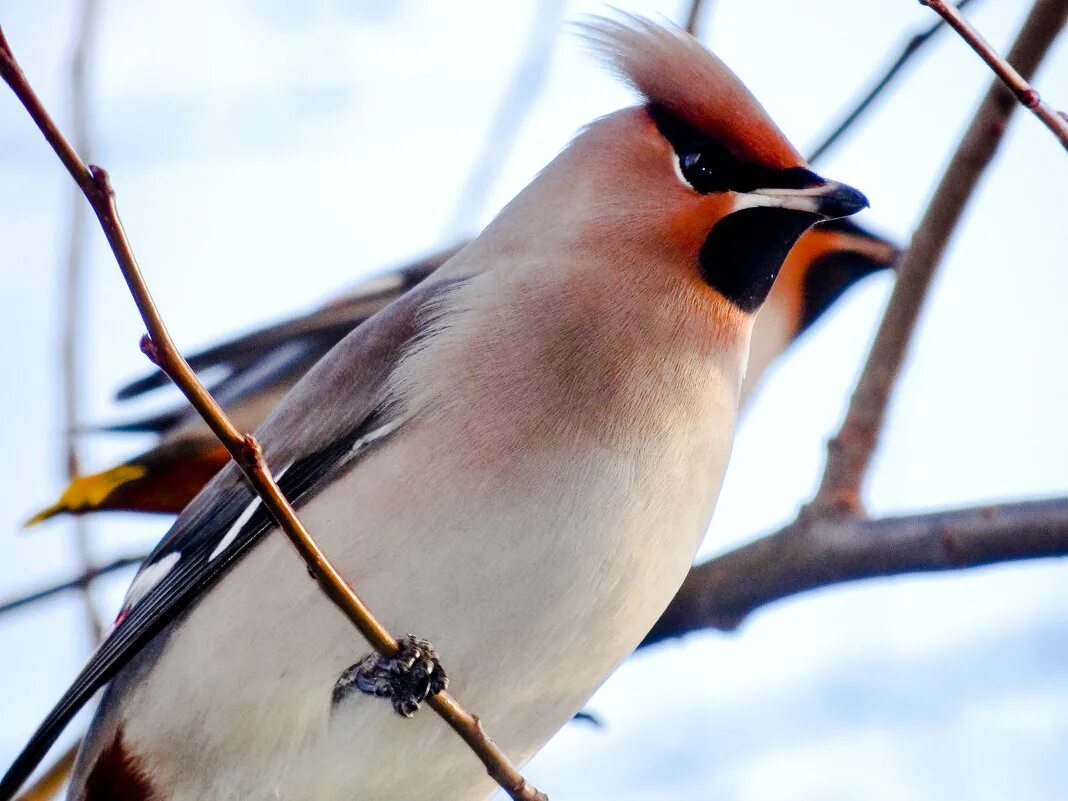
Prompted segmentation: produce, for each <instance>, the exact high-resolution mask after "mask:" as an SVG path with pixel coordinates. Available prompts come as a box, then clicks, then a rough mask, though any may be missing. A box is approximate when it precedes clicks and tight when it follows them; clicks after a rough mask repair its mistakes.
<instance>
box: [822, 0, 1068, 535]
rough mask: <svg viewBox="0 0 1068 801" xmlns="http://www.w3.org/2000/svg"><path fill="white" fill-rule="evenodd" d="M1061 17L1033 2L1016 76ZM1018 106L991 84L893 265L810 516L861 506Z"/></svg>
mask: <svg viewBox="0 0 1068 801" xmlns="http://www.w3.org/2000/svg"><path fill="white" fill-rule="evenodd" d="M1066 16H1068V3H1065V2H1064V0H1036V2H1035V4H1034V6H1033V7H1032V9H1031V12H1030V14H1029V15H1028V17H1027V20H1026V21H1025V22H1024V25H1023V28H1022V29H1021V31H1020V33H1019V35H1018V37H1017V39H1016V43H1015V44H1014V45H1013V47H1012V50H1011V52H1010V53H1009V60H1010V61H1011V62H1012V63H1013V64H1015V65H1016V68H1017V69H1018V70H1019V71H1020V74H1022V75H1024V76H1027V77H1030V76H1031V75H1033V74H1034V73H1035V70H1036V69H1037V68H1038V65H1039V63H1040V62H1041V60H1042V57H1043V56H1044V55H1045V54H1046V52H1047V51H1048V50H1049V48H1050V46H1051V45H1052V44H1053V41H1054V40H1055V39H1056V38H1057V34H1058V33H1059V32H1060V30H1061V29H1062V28H1063V27H1064V21H1065V18H1066ZM1017 105H1018V104H1017V103H1016V102H1015V100H1014V98H1013V95H1012V93H1011V92H1010V91H1009V90H1008V89H1006V88H1005V87H1004V86H1003V85H1002V83H1001V81H1000V80H996V81H994V83H993V85H992V86H991V87H990V89H989V91H988V92H987V94H986V97H985V98H984V99H983V101H982V103H981V104H980V106H979V109H978V111H977V112H976V113H975V117H974V118H973V119H972V122H971V124H970V125H969V127H968V130H967V131H966V132H965V134H964V138H963V139H962V140H961V142H960V144H959V145H958V147H957V152H956V153H955V154H954V155H953V158H952V160H951V161H950V163H949V166H948V167H947V168H946V171H945V173H944V174H943V175H942V179H941V181H940V182H939V184H938V187H937V188H936V189H935V192H934V195H933V196H932V197H931V200H930V202H929V204H928V206H927V209H926V210H925V211H924V213H923V217H922V218H921V219H920V223H919V225H918V227H917V228H916V232H915V233H914V234H913V237H912V243H911V245H910V246H909V249H908V250H907V251H906V252H905V254H904V256H902V259H901V262H900V264H899V265H898V268H897V281H896V283H895V284H894V289H893V291H892V292H891V295H890V301H889V303H888V304H887V307H886V312H885V313H884V315H883V319H882V321H881V322H880V324H879V330H878V333H877V334H876V336H875V343H874V344H873V345H872V348H871V352H870V353H869V354H868V360H867V363H866V364H865V366H864V370H863V372H862V373H861V376H860V379H859V380H858V382H857V387H856V389H855V390H854V392H853V396H852V398H851V399H850V402H849V410H848V412H847V414H846V419H845V421H844V422H843V423H842V427H841V429H839V431H838V434H837V435H836V436H835V437H834V438H833V439H831V441H830V442H829V443H828V444H827V465H826V467H825V468H824V473H823V478H822V480H821V483H820V488H819V491H818V492H817V493H816V497H815V498H814V499H813V501H812V505H811V509H812V511H813V512H814V513H824V514H826V513H832V514H855V513H858V512H859V511H860V509H861V500H860V492H861V487H862V484H863V482H864V478H865V476H866V474H867V471H868V467H869V465H870V463H871V459H872V454H873V452H874V450H875V447H876V446H877V444H878V441H879V435H880V432H881V430H882V426H883V420H884V418H885V416H886V406H887V403H888V402H889V398H890V393H891V392H892V391H893V388H894V385H895V383H896V381H897V377H898V374H899V373H900V371H901V366H902V364H903V362H904V360H905V357H906V355H907V354H908V348H909V345H910V343H911V341H912V337H913V333H914V330H915V327H916V322H917V320H918V319H919V315H920V310H921V309H922V308H923V303H924V300H925V299H926V297H927V290H928V288H929V287H930V285H931V280H932V278H933V277H934V273H935V269H936V268H937V267H938V263H939V261H940V260H941V258H942V254H943V253H944V252H945V249H946V246H947V245H948V243H949V239H950V237H951V236H952V235H953V232H954V230H955V229H956V227H957V224H958V223H959V222H960V219H961V216H962V214H963V213H964V208H965V206H966V205H967V203H968V201H969V200H970V199H971V197H972V194H973V193H974V192H975V188H976V186H977V185H978V183H979V179H980V178H981V177H982V176H983V174H984V172H985V171H986V168H987V167H988V166H989V165H990V162H991V160H992V159H993V157H994V154H995V152H997V148H998V145H999V144H1000V142H1001V140H1002V137H1003V136H1004V133H1005V129H1006V127H1007V125H1008V121H1009V118H1010V117H1011V116H1012V114H1013V112H1014V111H1015V110H1016V108H1017Z"/></svg>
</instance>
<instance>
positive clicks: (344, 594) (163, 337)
mask: <svg viewBox="0 0 1068 801" xmlns="http://www.w3.org/2000/svg"><path fill="white" fill-rule="evenodd" d="M0 75H2V77H3V78H4V81H5V82H6V83H7V84H8V86H10V87H11V90H12V91H13V92H14V93H15V95H16V96H17V97H18V98H19V100H20V101H21V102H22V104H23V106H25V108H26V110H27V112H29V114H30V116H31V118H32V119H33V121H34V122H35V123H36V124H37V127H38V128H39V129H40V130H41V133H42V134H43V135H44V137H45V139H46V140H47V141H48V143H49V145H51V147H52V149H53V150H54V151H55V152H56V155H57V156H59V158H60V160H61V161H62V162H63V164H64V166H65V167H66V168H67V171H68V172H69V173H70V174H71V177H72V178H74V180H75V182H76V183H77V184H78V186H79V187H80V188H81V190H82V193H83V194H84V195H85V197H86V200H88V201H89V205H90V206H91V207H92V208H93V211H94V212H95V213H96V216H97V219H98V220H99V221H100V225H101V227H102V228H103V230H104V235H105V236H106V237H107V240H108V244H110V245H111V250H112V253H114V255H115V259H116V261H117V262H118V264H119V269H120V270H121V271H122V274H123V278H124V279H125V280H126V285H127V286H128V287H129V289H130V294H131V295H133V299H134V302H135V303H136V304H137V309H138V311H139V312H140V314H141V319H142V320H143V321H144V323H145V327H146V328H147V329H148V334H146V335H145V336H144V337H143V338H142V340H141V344H142V350H144V352H145V354H146V355H147V356H149V358H151V359H152V360H153V361H154V362H155V363H156V364H157V365H158V366H159V367H160V369H162V370H163V371H164V372H166V373H167V375H168V376H170V378H171V380H172V381H174V383H175V385H177V386H178V388H179V389H181V391H182V393H183V394H184V395H185V396H186V398H187V399H188V400H189V402H190V403H191V404H192V405H193V407H194V408H196V410H197V412H198V413H199V414H200V415H201V417H203V418H204V421H205V422H206V423H207V424H208V425H209V426H210V427H211V430H212V431H213V432H214V433H215V435H216V436H217V437H218V438H219V440H220V441H221V442H222V444H223V445H224V446H225V447H226V449H227V450H228V451H229V452H230V454H231V456H233V458H234V461H235V462H236V463H237V464H238V465H239V466H240V468H241V470H242V471H243V472H244V474H245V477H246V478H247V479H248V481H249V484H251V485H252V488H253V489H254V490H255V492H256V493H257V494H258V495H259V496H260V498H262V500H263V505H264V506H265V507H266V508H267V509H268V510H269V511H270V513H271V515H272V516H273V517H274V519H275V521H276V522H277V523H278V525H279V527H280V528H281V529H282V531H283V532H285V534H286V536H287V537H288V538H289V540H290V542H291V543H293V546H294V547H295V548H296V549H297V552H298V553H299V554H300V556H301V558H302V559H303V560H304V562H305V564H306V565H307V568H308V570H309V572H310V573H311V574H312V576H313V577H314V578H315V580H316V582H317V583H318V584H319V586H320V588H321V589H322V590H323V592H324V594H325V595H326V596H327V597H328V598H329V599H330V600H331V601H332V602H333V603H334V605H335V606H337V608H338V609H339V610H340V611H341V612H342V613H344V614H345V616H346V617H348V619H349V620H350V621H351V622H352V623H353V625H354V626H355V627H356V628H357V629H358V630H359V632H360V633H361V634H362V635H363V636H364V637H365V638H366V639H367V641H368V642H369V643H370V644H371V646H372V647H373V648H374V649H375V650H376V651H378V652H379V653H381V654H383V655H384V656H395V655H396V654H397V651H398V645H397V640H396V639H395V638H394V637H393V635H391V634H390V633H389V631H388V630H387V629H386V628H385V627H384V626H383V625H382V624H381V623H380V622H379V621H378V620H377V619H376V618H375V617H374V615H373V614H372V613H371V610H370V609H369V608H368V607H367V605H366V604H365V603H364V602H363V600H362V599H361V598H360V597H359V596H358V595H357V594H356V592H355V590H354V589H353V588H352V587H351V586H350V585H349V583H348V582H347V581H346V580H345V578H344V577H343V576H342V575H341V574H340V573H339V572H338V571H337V569H336V568H335V567H334V566H333V565H332V564H331V563H330V561H329V560H328V559H327V558H326V555H325V554H324V553H323V552H322V550H320V548H319V546H318V545H317V544H316V542H315V540H314V539H313V538H312V536H311V534H309V533H308V531H307V529H305V528H304V525H303V524H302V523H301V521H300V519H299V518H298V517H297V514H296V512H295V511H294V510H293V507H292V506H291V505H290V504H289V502H288V501H287V500H286V498H285V496H284V495H283V494H282V491H281V490H280V489H279V488H278V484H277V483H276V482H275V480H274V477H273V476H272V475H271V472H270V470H269V469H268V467H267V464H266V462H265V461H264V459H263V454H262V452H261V450H260V446H259V443H257V442H256V440H255V438H254V437H252V436H251V435H246V434H242V433H241V432H240V431H238V430H237V428H236V427H235V426H234V424H233V423H232V422H231V421H230V419H229V418H228V417H227V416H226V414H225V413H224V412H223V410H222V408H221V407H220V406H219V404H218V403H217V402H216V401H215V399H214V398H213V397H212V396H211V394H210V393H209V392H208V391H207V389H205V387H204V385H203V384H202V383H201V382H200V380H199V379H198V378H197V376H196V373H194V372H193V370H192V369H191V368H190V367H189V365H188V363H186V361H185V359H184V358H182V355H181V353H180V352H179V351H178V349H177V347H176V346H175V344H174V342H173V340H172V339H171V336H170V333H169V332H168V331H167V327H166V325H165V324H164V322H163V319H162V317H161V316H160V313H159V310H158V309H157V308H156V305H155V302H154V301H153V300H152V295H151V293H150V292H149V290H148V286H147V285H146V283H145V281H144V278H143V276H142V275H141V270H140V268H139V267H138V265H137V260H136V258H135V257H134V254H133V250H132V248H131V246H130V242H129V239H128V238H127V236H126V231H125V230H124V228H123V226H122V222H121V221H120V219H119V214H118V209H117V207H116V204H115V192H114V190H113V189H112V186H111V181H110V179H109V178H108V174H107V172H106V171H105V170H104V169H102V168H101V167H97V166H91V165H86V164H85V163H84V162H83V161H82V160H81V159H80V158H79V157H78V155H77V153H75V151H74V150H73V148H71V146H70V143H69V142H68V141H67V140H66V138H65V137H64V136H63V134H62V133H61V132H60V131H59V129H58V128H57V126H56V124H55V122H54V120H53V119H52V118H51V116H50V115H49V114H48V112H47V111H46V110H45V108H44V106H43V105H42V104H41V101H40V99H39V98H38V97H37V94H36V93H35V92H34V91H33V88H32V87H31V86H30V83H29V82H28V81H27V79H26V76H25V75H24V74H23V72H22V69H21V68H20V67H19V65H18V63H17V62H16V60H15V57H14V54H13V53H12V51H11V48H10V46H9V45H8V43H7V40H6V38H5V37H4V34H3V31H2V30H0ZM427 703H428V704H429V705H430V706H431V707H432V708H433V709H434V710H435V711H436V712H437V713H438V714H439V715H440V716H441V717H442V718H443V719H444V720H445V722H446V723H448V724H449V726H451V727H452V729H453V730H454V731H455V732H456V733H457V734H459V735H460V737H461V738H463V740H464V741H465V742H466V743H467V744H468V745H469V746H470V747H471V749H472V750H473V751H474V752H475V753H476V755H477V756H478V757H479V758H480V759H481V760H482V763H483V764H484V765H485V766H486V770H487V772H488V773H489V775H490V776H492V777H493V779H494V780H495V781H496V782H497V783H498V784H500V786H501V787H502V788H503V789H504V790H505V791H506V792H507V793H508V794H509V795H510V796H511V797H512V798H513V799H516V801H536V800H537V799H544V798H545V797H544V796H543V795H542V794H541V793H539V792H538V791H537V789H536V788H534V787H533V786H531V785H528V784H527V783H526V781H525V780H524V779H523V777H522V775H520V773H519V771H518V770H516V768H515V767H514V766H513V765H512V764H511V762H510V761H509V760H508V758H507V756H505V754H504V753H503V752H502V751H501V750H500V749H499V748H498V747H497V746H496V744H495V743H494V742H493V741H492V740H491V739H490V738H489V737H488V736H487V735H486V733H485V731H484V730H483V729H482V724H481V722H480V721H479V719H478V718H477V717H475V716H473V715H471V714H470V713H468V712H467V711H465V710H464V709H463V708H462V707H461V706H460V705H459V704H458V703H456V701H454V700H453V699H452V697H450V696H449V695H448V694H447V693H444V692H442V693H438V694H436V695H433V696H431V697H430V698H429V699H428V700H427Z"/></svg>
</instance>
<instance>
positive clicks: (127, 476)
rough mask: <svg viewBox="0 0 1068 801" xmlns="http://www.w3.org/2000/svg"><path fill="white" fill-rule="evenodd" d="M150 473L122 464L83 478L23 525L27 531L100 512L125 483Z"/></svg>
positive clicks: (142, 466) (77, 480)
mask: <svg viewBox="0 0 1068 801" xmlns="http://www.w3.org/2000/svg"><path fill="white" fill-rule="evenodd" d="M147 472H148V468H147V467H145V466H144V465H140V464H120V465H119V466H118V467H113V468H111V469H110V470H105V471H103V472H102V473H94V474H92V475H89V476H79V477H78V478H76V479H74V480H73V481H71V482H70V484H69V485H68V486H67V488H66V489H65V490H63V494H62V495H60V497H59V500H58V501H56V502H55V503H54V504H52V505H51V506H47V507H45V508H44V509H42V510H41V511H39V512H37V513H36V514H35V515H33V516H32V517H31V518H30V519H29V520H27V521H26V522H25V523H23V528H30V527H31V526H36V525H37V524H38V523H43V522H44V521H45V520H48V519H50V518H53V517H55V516H56V515H60V514H64V513H70V514H81V513H82V512H90V511H92V510H94V509H97V508H99V507H100V505H101V504H102V503H103V502H104V501H105V500H107V498H108V496H109V495H111V493H113V492H114V491H115V490H116V489H118V488H119V487H121V486H122V485H123V484H128V483H130V482H131V481H136V480H137V479H139V478H141V477H142V476H143V475H145V473H147Z"/></svg>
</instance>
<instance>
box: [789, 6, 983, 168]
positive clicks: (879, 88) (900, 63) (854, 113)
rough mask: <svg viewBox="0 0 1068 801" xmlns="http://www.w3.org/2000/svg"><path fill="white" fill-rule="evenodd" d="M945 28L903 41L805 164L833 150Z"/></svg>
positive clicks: (940, 24)
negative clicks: (893, 57)
mask: <svg viewBox="0 0 1068 801" xmlns="http://www.w3.org/2000/svg"><path fill="white" fill-rule="evenodd" d="M971 2H972V0H960V2H959V3H957V8H958V9H963V8H965V7H966V6H967V5H968V4H969V3H971ZM945 26H946V21H945V20H943V19H940V20H938V22H936V23H935V24H934V25H932V26H930V27H929V28H927V29H926V30H923V31H920V32H919V33H916V34H913V35H912V36H911V37H909V39H908V41H907V42H905V46H904V47H902V48H901V52H900V53H899V54H898V56H897V58H896V59H895V60H894V61H893V63H892V64H891V65H890V66H889V67H887V69H886V71H885V72H883V73H882V74H881V75H880V76H879V77H878V78H876V79H875V80H874V81H872V83H871V89H869V90H868V91H867V92H866V93H865V95H864V96H863V97H862V98H861V99H860V100H859V101H857V102H856V104H855V105H854V106H853V107H852V108H851V109H850V110H849V111H847V112H846V113H845V114H844V115H842V117H841V122H839V123H838V124H837V125H836V126H835V127H834V130H832V131H831V132H830V133H829V134H827V136H826V137H824V139H823V141H822V142H820V143H819V144H818V145H816V146H815V147H814V148H813V149H812V153H811V155H810V156H809V157H808V163H809V164H815V163H816V162H817V161H819V160H820V159H821V158H823V157H824V156H825V155H827V151H829V150H830V149H831V148H832V147H834V145H835V144H837V142H838V140H839V139H841V138H842V137H843V136H844V135H845V134H846V132H847V131H849V129H850V128H852V127H853V126H854V125H855V124H856V122H857V121H858V120H859V119H860V118H861V117H863V116H864V114H865V112H867V110H868V109H869V108H871V106H872V104H873V103H874V102H875V101H876V100H878V99H879V96H880V95H881V94H882V93H883V92H885V91H886V89H887V87H889V86H890V84H892V83H893V82H894V79H896V78H897V76H898V75H899V74H900V73H901V71H902V70H903V69H904V68H905V66H906V65H907V64H908V63H909V62H910V61H911V60H912V58H913V57H914V56H915V55H916V54H917V53H918V52H919V51H920V50H921V49H922V48H923V46H924V45H925V44H927V42H929V41H930V40H931V39H932V38H934V35H935V34H936V33H938V32H939V31H940V30H942V29H943V28H944V27H945Z"/></svg>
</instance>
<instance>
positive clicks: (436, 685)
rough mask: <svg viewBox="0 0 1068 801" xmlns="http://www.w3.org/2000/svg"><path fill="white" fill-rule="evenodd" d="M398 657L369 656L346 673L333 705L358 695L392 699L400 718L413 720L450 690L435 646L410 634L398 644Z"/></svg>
mask: <svg viewBox="0 0 1068 801" xmlns="http://www.w3.org/2000/svg"><path fill="white" fill-rule="evenodd" d="M398 644H399V645H400V650H399V651H398V652H397V655H396V656H392V657H386V656H380V655H379V654H368V655H367V656H365V657H364V658H363V659H361V660H360V661H359V662H357V663H356V664H354V665H353V666H352V667H350V668H348V669H347V670H345V672H344V673H342V674H341V675H340V676H339V677H338V680H337V682H336V683H335V684H334V692H333V693H332V695H331V703H332V705H333V706H337V705H338V704H339V703H341V702H342V701H343V700H344V699H346V698H348V697H349V696H350V695H351V694H352V693H353V692H354V691H359V692H361V693H365V694H366V695H373V696H375V697H377V698H389V699H391V700H392V702H393V709H394V710H395V711H396V713H397V714H398V715H400V716H401V717H405V718H410V717H411V716H412V715H414V714H415V713H416V711H417V710H418V709H419V705H420V704H422V703H423V701H425V700H426V699H427V698H429V697H430V696H432V695H437V694H438V693H440V692H442V691H444V690H445V689H446V688H447V687H448V686H449V677H448V676H446V675H445V669H444V668H443V667H442V666H441V662H440V661H438V653H437V651H435V650H434V646H433V645H431V644H430V643H429V642H427V641H426V640H423V639H420V638H419V637H415V636H413V635H411V634H409V635H408V636H407V637H403V638H401V640H400V641H399V642H398Z"/></svg>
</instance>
